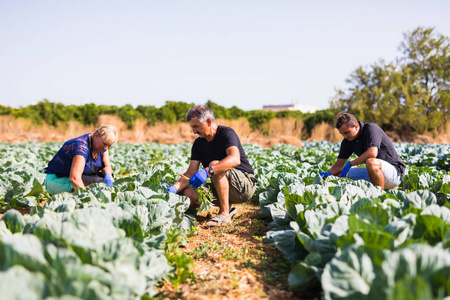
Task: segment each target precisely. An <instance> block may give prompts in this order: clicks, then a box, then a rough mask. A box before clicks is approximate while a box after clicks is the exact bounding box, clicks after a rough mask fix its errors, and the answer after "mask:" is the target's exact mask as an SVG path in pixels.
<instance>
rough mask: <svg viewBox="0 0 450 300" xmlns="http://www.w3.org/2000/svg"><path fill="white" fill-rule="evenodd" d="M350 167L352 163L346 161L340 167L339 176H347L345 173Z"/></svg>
mask: <svg viewBox="0 0 450 300" xmlns="http://www.w3.org/2000/svg"><path fill="white" fill-rule="evenodd" d="M351 167H352V164H351V163H350V162H348V163H346V164H345V166H344V168H343V169H342V172H341V177H345V176H347V173H348V171H349V170H350V168H351Z"/></svg>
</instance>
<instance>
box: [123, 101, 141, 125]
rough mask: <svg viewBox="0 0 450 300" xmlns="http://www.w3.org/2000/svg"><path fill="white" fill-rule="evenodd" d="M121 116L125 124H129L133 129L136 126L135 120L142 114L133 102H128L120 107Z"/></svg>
mask: <svg viewBox="0 0 450 300" xmlns="http://www.w3.org/2000/svg"><path fill="white" fill-rule="evenodd" d="M119 117H120V118H121V119H122V121H123V122H124V123H125V124H127V127H128V128H130V129H132V128H133V126H134V121H136V119H137V118H141V117H142V116H141V114H140V113H139V111H137V110H136V109H134V107H133V106H132V105H131V104H126V105H124V106H122V107H121V108H119Z"/></svg>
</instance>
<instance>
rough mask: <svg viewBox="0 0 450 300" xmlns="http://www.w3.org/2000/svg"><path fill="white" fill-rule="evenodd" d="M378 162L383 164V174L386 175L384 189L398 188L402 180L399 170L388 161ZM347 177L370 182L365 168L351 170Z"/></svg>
mask: <svg viewBox="0 0 450 300" xmlns="http://www.w3.org/2000/svg"><path fill="white" fill-rule="evenodd" d="M378 160H379V161H380V162H381V172H383V175H384V189H386V190H389V189H392V188H395V187H396V186H398V185H399V184H400V182H401V180H400V175H398V171H397V169H396V168H395V167H394V166H393V165H391V164H390V163H388V162H387V161H384V160H382V159H378ZM346 177H348V178H350V179H353V180H366V181H369V182H370V178H369V173H368V172H367V169H366V168H364V167H353V168H350V170H349V171H348V173H347V176H346Z"/></svg>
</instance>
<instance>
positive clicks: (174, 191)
mask: <svg viewBox="0 0 450 300" xmlns="http://www.w3.org/2000/svg"><path fill="white" fill-rule="evenodd" d="M167 191H168V192H169V193H174V194H176V193H177V192H178V191H177V188H176V187H175V186H174V185H171V186H169V187H168V188H167Z"/></svg>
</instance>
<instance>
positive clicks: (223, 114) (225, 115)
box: [206, 100, 231, 120]
mask: <svg viewBox="0 0 450 300" xmlns="http://www.w3.org/2000/svg"><path fill="white" fill-rule="evenodd" d="M206 106H208V107H209V108H210V109H211V110H212V111H213V113H214V117H215V118H216V119H227V120H230V119H231V114H230V112H229V110H228V109H227V108H225V107H224V106H222V105H219V104H216V103H214V102H212V101H211V100H208V102H206Z"/></svg>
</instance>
